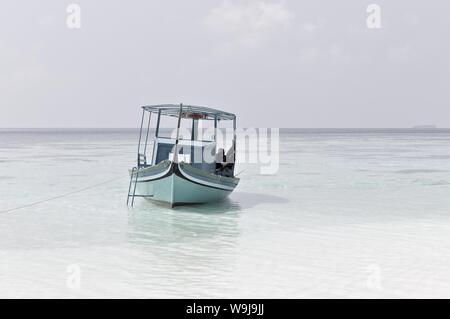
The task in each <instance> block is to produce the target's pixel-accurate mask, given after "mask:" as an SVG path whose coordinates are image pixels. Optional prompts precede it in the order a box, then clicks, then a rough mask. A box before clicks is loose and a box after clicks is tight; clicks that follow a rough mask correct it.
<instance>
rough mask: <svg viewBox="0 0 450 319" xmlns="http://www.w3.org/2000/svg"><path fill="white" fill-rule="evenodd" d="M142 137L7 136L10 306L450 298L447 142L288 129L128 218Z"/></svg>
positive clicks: (2, 257)
mask: <svg viewBox="0 0 450 319" xmlns="http://www.w3.org/2000/svg"><path fill="white" fill-rule="evenodd" d="M136 138H137V136H136V132H135V131H131V130H116V131H26V132H19V131H11V130H2V131H0V211H1V213H0V297H88V298H89V297H268V298H270V297H288V298H289V297H450V269H449V267H448V265H449V263H450V235H449V230H450V218H449V217H450V196H449V193H450V143H449V142H450V131H448V130H431V131H424V130H419V131H413V130H299V131H284V132H283V133H282V134H281V141H280V143H281V144H280V169H279V171H278V173H277V174H276V175H270V176H266V175H262V174H260V166H259V165H257V164H244V163H241V164H238V165H239V166H238V168H237V171H241V170H244V171H243V172H242V174H241V175H240V177H241V183H240V185H239V186H238V188H237V190H236V192H235V193H233V194H232V196H231V197H230V199H229V200H226V201H224V202H221V203H215V204H211V205H200V206H192V207H179V208H176V209H168V208H166V207H164V206H160V205H155V204H153V203H152V202H148V201H145V200H142V199H137V200H136V204H135V207H134V208H133V209H128V208H127V207H126V205H125V201H126V191H127V187H128V177H127V169H128V168H129V167H131V166H132V165H133V164H134V163H133V161H134V159H135V152H136ZM104 182H108V183H105V184H102V185H98V184H100V183H104ZM94 185H98V186H97V187H93V188H88V187H92V186H94ZM84 188H87V189H85V190H84V191H81V192H78V191H80V190H82V189H84ZM72 191H76V193H73V194H71V195H69V196H64V197H60V198H56V199H54V200H51V201H45V202H42V203H40V204H38V205H34V206H29V207H24V208H22V209H19V210H14V211H8V210H9V209H13V208H16V207H21V206H24V205H27V204H30V203H34V202H36V201H41V200H45V199H49V198H53V197H57V196H59V195H61V194H67V193H70V192H72ZM73 269H76V270H77V271H76V274H77V276H78V277H77V278H79V281H78V283H79V284H77V285H75V286H74V285H73V282H72V281H71V280H72V279H73V274H74V273H73Z"/></svg>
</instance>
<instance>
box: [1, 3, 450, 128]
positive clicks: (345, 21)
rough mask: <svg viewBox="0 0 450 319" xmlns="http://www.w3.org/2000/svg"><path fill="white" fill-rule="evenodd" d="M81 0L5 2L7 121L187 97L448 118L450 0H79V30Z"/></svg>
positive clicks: (56, 120)
mask: <svg viewBox="0 0 450 319" xmlns="http://www.w3.org/2000/svg"><path fill="white" fill-rule="evenodd" d="M72 2H74V1H62V0H53V1H51V0H40V1H31V0H29V1H21V0H14V1H13V0H4V1H2V4H1V9H0V71H1V72H0V127H135V126H137V125H138V121H139V116H140V109H139V106H140V105H145V104H155V103H179V102H184V103H187V104H197V105H205V106H212V107H218V108H222V109H224V110H227V111H230V112H234V113H236V114H237V115H238V124H239V125H240V126H255V127H411V126H413V125H421V124H436V125H438V126H439V127H450V79H449V74H450V62H449V58H450V41H449V39H450V18H449V12H450V3H449V2H448V1H445V0H434V1H425V0H422V1H417V0H395V1H373V0H370V1H361V0H343V1H336V0H326V1H325V0H310V1H299V0H295V1H294V0H292V1H289V0H285V1H278V0H247V1H237V0H192V1H182V0H177V1H175V0H164V1H162V0H161V1H151V0H146V1H112V0H108V1H105V0H95V1H92V0H80V1H78V2H76V3H78V4H79V5H80V7H81V28H80V29H69V28H68V27H67V24H66V19H67V16H68V14H67V13H66V9H67V6H68V5H69V4H70V3H72ZM371 3H376V4H379V5H380V7H381V28H380V29H369V28H368V27H367V25H366V20H367V17H368V16H369V13H367V12H366V9H367V6H368V5H369V4H371Z"/></svg>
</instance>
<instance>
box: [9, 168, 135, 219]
mask: <svg viewBox="0 0 450 319" xmlns="http://www.w3.org/2000/svg"><path fill="white" fill-rule="evenodd" d="M123 178H125V176H122V177H116V178H113V179H110V180H107V181H104V182H101V183H98V184H94V185H90V186H87V187H84V188H80V189H77V190H74V191H71V192H68V193H64V194H60V195H57V196H53V197H50V198H46V199H42V200H39V201H36V202H32V203H29V204H25V205H22V206H17V207H14V208H9V209H6V210H0V214H7V213H11V212H14V211H16V210H19V209H23V208H28V207H32V206H36V205H39V204H42V203H46V202H50V201H53V200H56V199H60V198H63V197H67V196H70V195H73V194H77V193H81V192H84V191H87V190H89V189H93V188H96V187H99V186H102V185H105V184H109V183H112V182H114V181H117V180H119V179H123ZM127 178H128V177H127Z"/></svg>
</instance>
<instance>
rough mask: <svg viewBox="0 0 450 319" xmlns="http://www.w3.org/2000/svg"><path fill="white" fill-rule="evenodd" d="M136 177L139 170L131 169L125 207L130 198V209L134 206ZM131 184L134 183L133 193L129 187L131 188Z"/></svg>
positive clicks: (136, 168)
mask: <svg viewBox="0 0 450 319" xmlns="http://www.w3.org/2000/svg"><path fill="white" fill-rule="evenodd" d="M135 173H136V174H135ZM134 175H136V176H134ZM138 175H139V168H138V167H133V169H132V170H131V177H130V185H128V197H127V206H128V205H129V202H130V197H131V207H133V205H134V197H135V196H136V185H137V183H138ZM133 178H134V181H133ZM133 182H134V187H133V193H131V187H132V184H133Z"/></svg>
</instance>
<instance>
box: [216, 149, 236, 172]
mask: <svg viewBox="0 0 450 319" xmlns="http://www.w3.org/2000/svg"><path fill="white" fill-rule="evenodd" d="M233 172H234V148H233V146H232V147H231V148H230V149H229V150H228V152H227V154H226V155H225V150H224V149H223V148H219V150H218V151H217V153H216V174H217V175H221V176H227V177H231V176H233Z"/></svg>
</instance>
